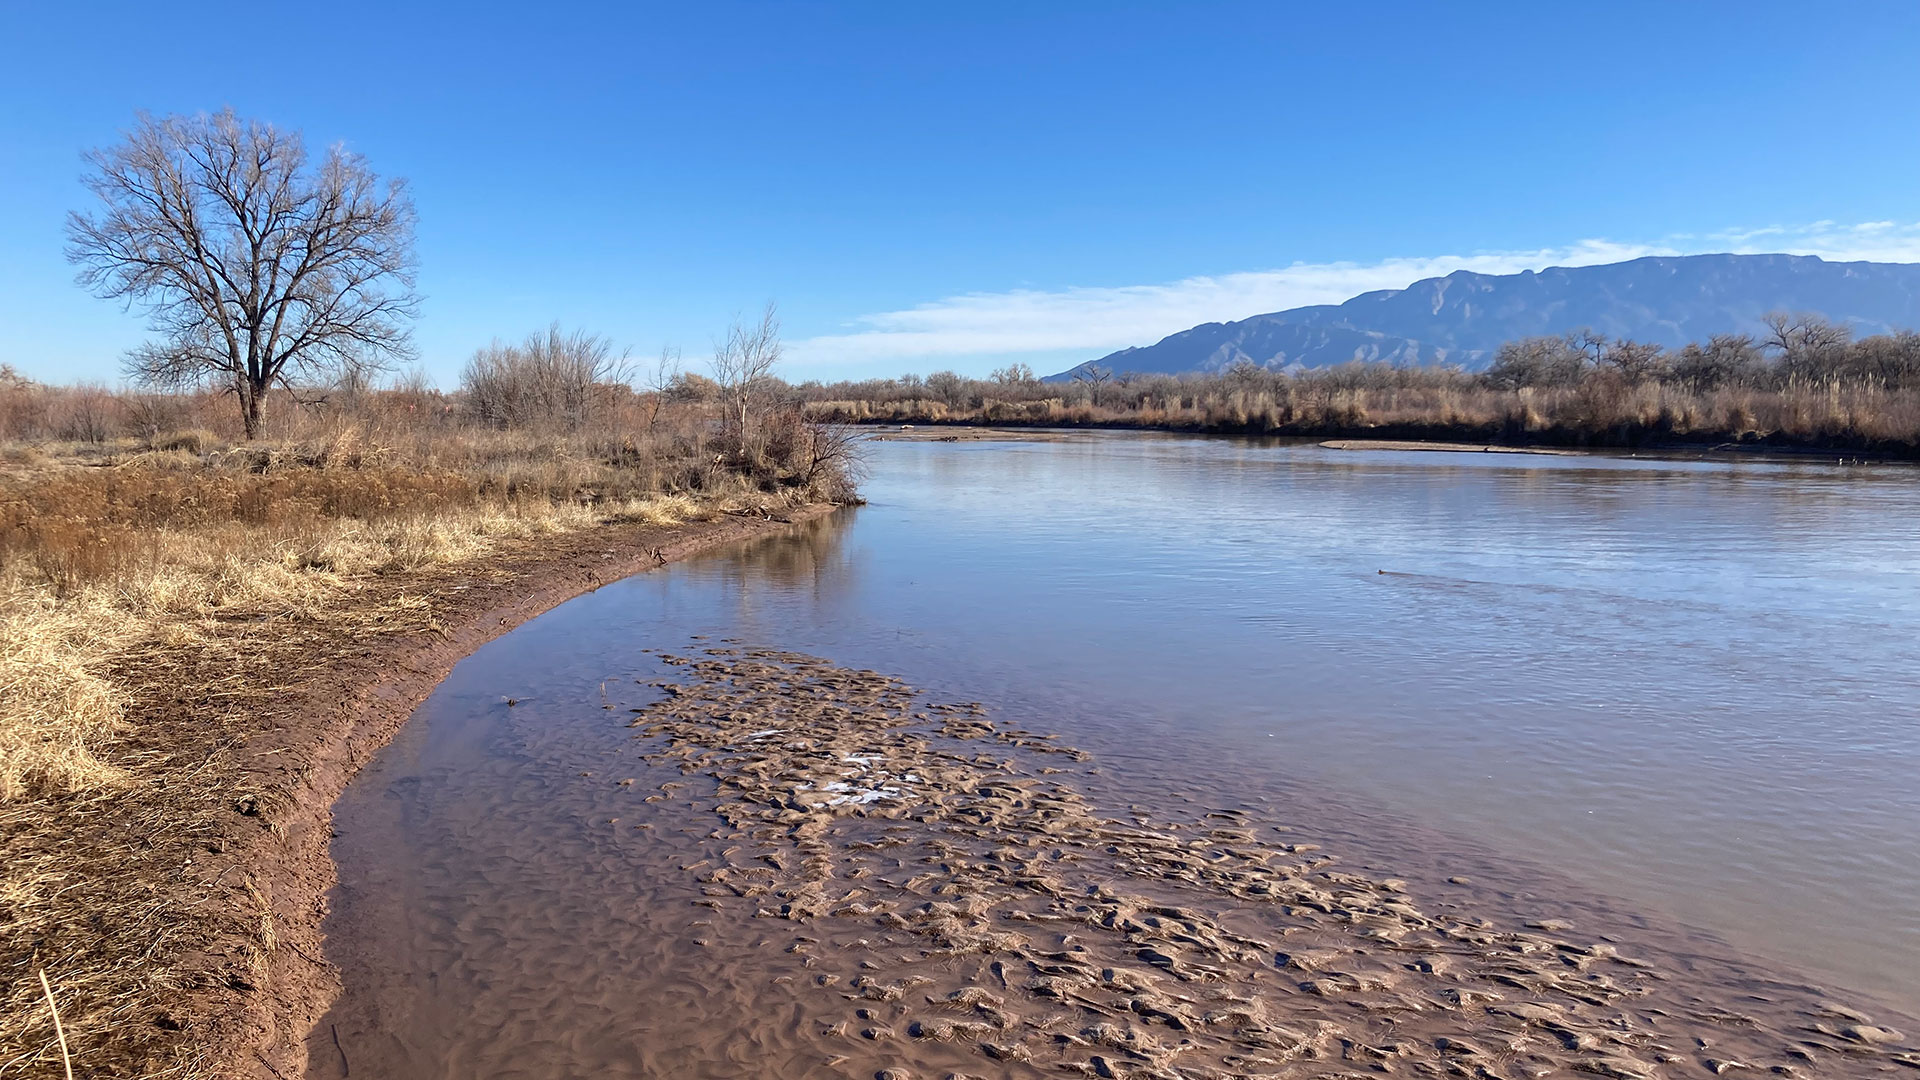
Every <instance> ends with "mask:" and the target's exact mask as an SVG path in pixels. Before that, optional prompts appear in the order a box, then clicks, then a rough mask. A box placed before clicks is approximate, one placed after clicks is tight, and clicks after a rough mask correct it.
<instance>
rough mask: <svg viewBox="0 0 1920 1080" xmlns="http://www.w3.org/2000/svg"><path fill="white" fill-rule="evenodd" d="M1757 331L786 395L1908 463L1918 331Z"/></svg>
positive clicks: (1122, 419)
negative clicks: (1857, 453)
mask: <svg viewBox="0 0 1920 1080" xmlns="http://www.w3.org/2000/svg"><path fill="white" fill-rule="evenodd" d="M1764 327H1765V329H1764V332H1763V333H1761V334H1759V335H1750V334H1722V335H1717V336H1714V337H1711V338H1709V339H1707V340H1706V341H1703V342H1695V343H1690V344H1688V345H1685V346H1682V347H1680V348H1678V349H1667V348H1664V347H1662V346H1659V345H1655V344H1650V343H1647V342H1640V341H1634V340H1631V339H1614V338H1610V337H1607V336H1604V335H1601V334H1598V333H1595V332H1592V331H1590V330H1579V331H1575V332H1573V333H1569V334H1565V335H1560V336H1553V337H1534V338H1526V339H1522V340H1518V341H1512V342H1508V343H1507V344H1505V345H1502V346H1501V347H1500V348H1499V349H1498V350H1496V351H1495V354H1494V356H1493V359H1492V361H1491V363H1490V364H1489V365H1488V366H1487V367H1486V369H1484V370H1482V371H1477V372H1470V371H1466V370H1463V369H1461V368H1458V367H1450V366H1411V365H1399V364H1385V363H1368V362H1361V361H1355V362H1352V363H1348V364H1341V365H1336V366H1333V367H1327V368H1313V369H1301V370H1293V371H1286V370H1274V369H1271V368H1266V367H1261V366H1260V365H1257V364H1254V363H1251V362H1244V361H1243V362H1241V363H1238V364H1235V365H1233V366H1232V367H1229V368H1227V369H1226V370H1224V371H1219V372H1209V373H1195V374H1187V375H1177V376H1176V375H1165V374H1140V373H1135V372H1126V371H1113V370H1108V369H1104V368H1101V367H1099V366H1097V365H1087V366H1084V367H1082V368H1079V369H1076V370H1075V371H1074V373H1073V375H1072V377H1071V378H1070V379H1068V380H1065V381H1044V380H1041V379H1039V378H1037V377H1035V375H1034V373H1033V371H1032V370H1031V369H1030V368H1028V367H1026V366H1025V365H1022V364H1012V365H1009V366H1007V367H1004V368H1001V369H999V370H997V371H994V372H993V373H992V374H991V375H989V376H988V377H987V378H984V379H979V378H968V377H965V376H962V375H959V374H956V373H954V372H951V371H936V372H934V373H932V374H930V375H925V376H921V375H904V376H900V377H898V378H888V379H865V380H858V381H848V382H839V383H830V384H822V383H808V384H805V385H803V386H799V387H795V388H793V391H792V392H793V393H794V394H795V395H797V396H798V397H800V398H801V399H803V400H804V401H805V402H807V407H808V409H809V410H810V412H811V414H812V415H815V416H818V417H822V418H827V419H833V420H838V421H846V422H857V423H872V422H896V421H897V422H908V423H914V422H918V423H987V424H1011V425H1030V426H1068V427H1071V426H1107V427H1146V428H1160V429H1166V430H1179V431H1203V432H1232V433H1247V434H1275V435H1299V436H1316V435H1317V436H1324V435H1332V434H1339V435H1348V436H1353V435H1364V436H1379V437H1393V438H1448V439H1473V440H1489V441H1511V442H1545V443H1553V444H1559V445H1592V446H1642V445H1657V444H1662V443H1669V442H1674V443H1690V444H1698V443H1715V444H1717V443H1723V442H1726V443H1762V444H1768V445H1781V446H1788V445H1791V446H1801V447H1831V448H1854V449H1875V450H1879V451H1884V452H1888V453H1896V454H1902V455H1914V454H1920V333H1914V332H1912V331H1902V332H1899V333H1891V334H1876V335H1872V336H1867V337H1855V336H1854V334H1853V333H1852V332H1851V331H1850V330H1849V328H1848V327H1846V326H1845V325H1842V324H1839V323H1836V322H1833V321H1831V320H1828V319H1825V318H1822V317H1820V316H1817V315H1807V314H1790V313H1784V312H1777V313H1773V314H1769V315H1768V316H1766V318H1765V319H1764Z"/></svg>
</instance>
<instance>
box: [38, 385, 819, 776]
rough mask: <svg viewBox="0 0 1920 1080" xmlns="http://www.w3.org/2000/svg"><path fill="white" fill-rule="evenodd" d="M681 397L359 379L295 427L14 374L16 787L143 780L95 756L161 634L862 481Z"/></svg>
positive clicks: (206, 404)
mask: <svg viewBox="0 0 1920 1080" xmlns="http://www.w3.org/2000/svg"><path fill="white" fill-rule="evenodd" d="M649 397H651V398H652V400H649ZM660 397H661V395H651V396H649V395H640V394H635V393H632V392H631V391H628V390H626V389H625V388H624V387H620V388H605V389H604V391H603V392H599V396H598V397H597V398H596V400H597V401H600V402H602V403H603V407H602V408H601V409H600V410H599V411H597V412H596V413H594V414H593V415H591V416H589V415H587V414H586V413H585V411H584V410H583V409H581V408H580V407H578V403H571V406H570V409H569V415H568V417H567V422H566V423H562V424H544V425H543V424H537V423H530V424H526V425H523V426H515V427H503V426H501V425H500V424H499V423H497V422H492V421H491V420H490V419H489V418H486V417H481V416H477V415H474V414H473V413H472V412H469V411H468V410H466V409H465V408H464V403H463V402H461V401H458V400H456V399H452V398H448V397H446V396H444V395H440V394H438V393H434V392H431V391H425V390H417V389H416V390H398V391H388V392H369V391H365V390H364V389H358V390H355V389H351V388H350V389H349V391H348V392H346V393H345V394H342V395H335V396H334V397H333V399H332V400H330V401H329V402H328V403H327V404H326V405H325V406H323V407H312V406H301V405H299V404H297V403H294V402H292V401H283V402H281V403H278V404H279V405H280V407H278V408H274V409H272V410H270V412H269V416H270V417H271V421H270V422H271V423H272V424H273V430H274V433H275V435H276V438H275V439H273V440H270V441H263V442H255V443H244V442H241V441H239V431H238V426H239V425H238V419H237V413H236V412H235V411H234V410H233V409H232V407H231V403H230V402H228V401H224V400H222V399H220V398H218V397H217V396H213V395H145V394H110V393H105V392H102V391H97V390H96V389H95V388H87V387H80V388H57V387H45V386H38V385H35V384H31V383H26V382H25V381H24V380H18V379H0V440H4V441H0V630H4V633H3V634H0V800H17V799H20V798H24V797H30V796H33V795H36V794H45V793H73V792H79V791H84V790H87V789H89V788H93V787H98V786H102V785H111V784H113V783H115V782H117V781H119V780H120V779H122V777H121V775H120V773H119V771H118V770H116V769H115V768H113V767H110V766H108V765H105V764H103V763H102V762H101V760H100V758H99V755H97V754H96V753H95V752H94V751H95V749H96V748H97V747H98V746H100V745H101V744H102V743H103V742H105V741H108V740H111V739H112V738H113V737H114V735H115V733H116V732H117V731H118V730H119V726H120V724H121V723H122V721H121V719H120V715H119V707H118V703H117V698H116V694H115V690H114V687H113V686H112V685H111V684H110V683H109V681H108V680H107V679H106V677H105V676H104V675H103V672H104V671H106V670H107V669H108V668H109V667H110V666H111V664H112V662H113V659H114V657H116V656H117V655H119V654H120V653H122V652H124V650H125V649H126V648H127V647H128V646H129V644H130V643H133V642H136V641H141V640H145V639H148V638H151V637H152V636H154V635H155V634H163V633H164V634H174V635H181V634H191V633H193V632H194V627H195V626H196V625H198V624H200V623H204V622H206V621H208V620H213V619H221V618H231V617H234V616H237V615H246V616H248V617H253V618H259V619H267V620H271V619H275V618H286V617H294V616H299V617H315V616H316V615H317V613H319V612H322V611H323V610H324V609H325V608H326V607H327V606H328V605H330V604H333V603H335V602H337V601H338V600H340V599H341V598H342V597H344V596H346V595H347V594H350V593H351V592H352V591H353V588H354V583H355V582H357V581H362V580H365V579H367V578H369V577H373V576H378V575H383V574H389V573H394V572H406V571H409V570H415V569H419V568H421V567H423V566H427V565H446V564H457V563H465V562H475V561H479V560H484V559H485V558H486V557H487V555H488V554H489V553H490V552H491V551H493V550H494V549H495V548H496V547H497V546H498V544H499V543H500V542H502V541H505V540H510V539H524V538H526V537H529V536H537V535H541V534H547V533H564V532H570V531H575V530H579V529H584V528H591V527H593V526H595V525H597V524H603V523H609V522H618V521H634V520H641V521H653V522H668V521H676V520H684V519H689V518H695V517H699V516H702V515H705V514H709V513H712V512H715V511H717V510H718V509H720V508H721V507H724V506H728V505H732V504H743V505H744V504H752V505H766V504H771V503H777V504H781V505H786V504H791V503H794V502H798V501H806V500H811V499H816V498H842V499H844V498H846V497H848V496H849V495H850V483H851V479H850V476H849V474H848V473H847V471H846V469H845V468H844V467H842V463H839V462H835V461H828V462H827V463H826V465H825V467H823V466H822V464H821V462H820V461H818V460H816V458H817V455H810V454H808V453H805V452H803V451H804V450H805V449H806V447H805V446H801V445H799V444H797V443H796V444H793V445H781V446H771V447H766V446H763V447H758V448H756V452H755V454H754V455H752V456H751V459H750V460H747V459H742V458H741V457H740V455H739V454H738V453H737V452H736V450H735V449H734V448H731V447H730V446H729V445H728V444H727V443H726V440H725V438H724V435H723V434H722V433H721V432H720V431H719V428H718V426H717V424H716V423H715V416H714V407H713V406H711V405H710V404H705V403H702V402H699V401H697V400H680V401H661V400H658V399H659V398H660ZM523 419H524V417H523ZM536 419H537V418H536ZM783 423H784V424H785V425H787V428H791V429H792V430H794V431H797V432H799V433H800V434H799V435H797V436H796V438H797V439H800V440H802V441H804V440H806V439H813V438H820V439H826V438H829V437H830V435H822V434H820V433H819V432H818V431H817V429H816V428H814V427H813V426H811V425H803V424H799V423H798V422H797V421H795V420H792V419H786V420H782V419H781V418H780V417H778V416H770V417H769V419H768V423H767V427H768V428H769V429H770V430H785V428H782V426H781V425H782V424H783ZM791 441H792V440H790V442H791ZM807 445H811V444H807Z"/></svg>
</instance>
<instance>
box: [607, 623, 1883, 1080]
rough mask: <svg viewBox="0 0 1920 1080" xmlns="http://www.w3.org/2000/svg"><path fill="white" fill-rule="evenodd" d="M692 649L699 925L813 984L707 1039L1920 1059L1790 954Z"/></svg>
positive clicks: (686, 659) (1025, 1068)
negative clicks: (1737, 948) (1737, 945)
mask: <svg viewBox="0 0 1920 1080" xmlns="http://www.w3.org/2000/svg"><path fill="white" fill-rule="evenodd" d="M664 659H665V660H667V662H668V663H670V664H673V665H675V666H677V667H678V668H679V669H680V671H681V672H682V673H683V675H684V678H682V679H678V680H662V681H660V682H659V683H658V684H657V685H658V686H659V689H660V690H661V692H662V693H663V695H664V696H663V698H662V699H661V700H660V701H658V702H657V703H655V704H652V705H648V706H645V707H643V708H638V709H635V710H633V711H634V712H635V713H636V714H637V715H636V716H635V717H634V719H633V721H632V723H633V725H634V726H635V727H636V728H637V729H638V733H639V735H640V736H641V737H642V738H643V739H644V740H645V742H644V744H643V746H644V749H645V751H646V754H647V756H648V758H649V760H650V761H652V762H654V763H656V764H658V765H664V766H669V767H672V766H677V767H678V769H679V770H680V772H681V773H682V774H684V775H685V777H686V779H685V781H684V782H674V783H668V784H665V785H662V788H663V790H662V791H661V792H659V793H652V794H648V795H646V796H645V799H646V801H647V802H649V803H663V802H664V803H668V804H673V803H680V804H683V805H684V806H685V808H686V809H687V810H690V811H693V812H695V813H704V814H709V815H711V816H710V818H709V820H711V821H716V822H717V823H718V826H717V828H715V829H714V831H712V832H711V833H709V834H708V836H707V838H706V840H707V844H706V850H705V854H704V855H703V856H702V857H697V858H688V859H686V860H685V861H681V862H679V864H678V866H677V867H675V868H673V870H671V871H670V872H677V873H681V874H684V875H688V876H689V877H690V878H691V879H692V880H691V882H690V884H696V885H697V887H698V888H699V890H700V895H699V896H698V898H697V899H694V900H693V901H691V902H692V903H693V904H696V905H699V906H702V907H707V908H711V909H714V912H713V914H714V915H715V916H716V918H715V919H714V920H712V921H701V922H699V923H698V924H697V925H698V926H700V927H701V929H699V930H697V931H696V932H698V933H717V932H719V930H720V928H723V927H725V926H729V925H731V926H736V927H737V926H739V925H741V924H740V923H739V922H737V921H736V920H737V919H738V918H740V917H745V916H751V917H753V918H757V919H759V920H764V921H762V922H760V923H759V924H758V925H759V926H763V927H772V928H773V929H772V930H770V931H768V932H767V933H766V934H764V935H760V936H762V937H763V938H764V940H760V941H756V942H754V945H755V946H756V949H755V950H754V951H756V952H759V953H761V954H767V953H769V952H772V953H777V955H778V958H779V960H778V962H777V963H776V962H771V961H770V962H769V963H768V964H767V966H766V968H765V969H764V974H762V975H761V977H762V978H769V977H770V978H773V979H774V980H775V981H776V982H782V983H785V982H792V981H796V979H798V980H804V992H797V993H796V994H794V995H792V996H787V997H783V998H782V999H781V1001H782V1008H781V1009H780V1010H779V1011H778V1012H771V1013H766V1014H756V1013H750V1012H746V1013H737V1014H734V1015H731V1016H729V1017H727V1018H726V1019H725V1024H724V1026H723V1027H722V1028H713V1027H709V1028H706V1029H703V1030H701V1031H687V1032H684V1033H682V1034H681V1035H680V1036H679V1037H684V1038H686V1039H689V1040H702V1039H705V1040H721V1041H723V1042H726V1043H731V1044H733V1045H736V1046H741V1047H754V1046H759V1045H762V1044H773V1043H778V1044H780V1045H781V1047H782V1048H783V1050H784V1051H786V1052H788V1053H789V1055H790V1056H789V1058H788V1059H787V1060H789V1061H796V1060H809V1059H810V1060H811V1061H812V1062H814V1063H817V1064H815V1065H813V1066H810V1067H808V1068H806V1069H805V1071H806V1072H807V1073H808V1074H809V1075H814V1074H817V1075H822V1076H848V1077H864V1076H880V1077H893V1078H896V1080H898V1078H904V1077H915V1076H948V1077H951V1076H1000V1077H1015V1076H1019V1077H1026V1076H1036V1077H1037V1076H1059V1075H1075V1074H1081V1075H1089V1076H1100V1077H1162V1078H1175V1077H1190V1078H1213V1077H1219V1078H1225V1077H1336V1076H1362V1075H1367V1076H1372V1075H1381V1074H1386V1075H1408V1076H1421V1075H1433V1076H1477V1077H1513V1078H1519V1077H1547V1076H1570V1075H1596V1076H1606V1077H1616V1078H1640V1077H1669V1076H1673V1077H1679V1076H1702V1075H1751V1076H1759V1075H1768V1074H1770V1075H1781V1076H1804V1077H1814V1076H1820V1077H1834V1076H1881V1075H1912V1074H1913V1073H1912V1070H1916V1069H1920V1054H1917V1053H1916V1052H1915V1049H1914V1046H1913V1044H1912V1043H1911V1042H1910V1041H1909V1040H1908V1039H1907V1037H1906V1036H1905V1035H1903V1034H1902V1033H1900V1032H1899V1031H1897V1030H1895V1029H1894V1028H1892V1027H1890V1026H1888V1025H1886V1024H1885V1023H1882V1022H1876V1021H1875V1019H1874V1018H1873V1017H1872V1016H1869V1015H1867V1014H1865V1013H1863V1012H1860V1011H1857V1010H1855V1009H1853V1008H1849V1007H1848V1006H1846V1005H1844V1004H1841V1003H1839V1002H1836V1001H1833V1000H1830V999H1828V998H1827V997H1825V996H1824V995H1823V994H1821V993H1820V992H1818V991H1815V990H1812V989H1810V988H1807V987H1804V986H1800V985H1798V984H1795V983H1792V982H1786V981H1780V980H1777V979H1773V978H1770V977H1767V976H1766V975H1764V973H1754V974H1752V975H1750V976H1741V977H1735V978H1729V977H1728V976H1727V975H1726V974H1725V973H1724V972H1715V973H1713V974H1712V975H1706V974H1703V973H1701V972H1697V971H1689V970H1686V969H1685V967H1684V964H1683V963H1679V962H1674V961H1672V960H1670V959H1669V958H1667V957H1665V956H1662V955H1646V954H1643V953H1642V952H1641V951H1640V950H1639V949H1638V948H1636V946H1635V944H1634V943H1633V942H1630V941H1625V940H1619V939H1616V938H1613V937H1609V936H1606V935H1600V934H1592V933H1582V932H1581V928H1580V927H1578V926H1574V925H1568V924H1567V923H1564V922H1559V921H1553V920H1539V921H1535V922H1532V923H1516V924H1512V925H1505V924H1502V923H1499V922H1496V921H1495V920H1492V919H1489V918H1484V917H1478V916H1475V915H1473V914H1471V913H1463V912H1460V911H1456V910H1439V909H1437V908H1430V907H1429V906H1423V904H1422V901H1421V898H1420V897H1419V896H1418V895H1416V892H1415V890H1414V889H1412V888H1410V887H1409V886H1408V884H1407V883H1406V882H1403V881H1400V880H1397V879H1394V878H1391V877H1378V876H1370V875H1368V874H1362V873H1355V872H1351V871H1348V870H1345V869H1343V868H1342V866H1341V863H1340V861H1339V860H1338V858H1337V857H1336V856H1335V855H1334V854H1331V853H1328V852H1326V851H1322V850H1320V849H1318V848H1317V847H1316V846H1315V845H1312V844H1307V843H1301V842H1299V838H1298V837H1297V836H1295V835H1294V834H1293V833H1292V832H1291V831H1290V830H1289V829H1288V828H1287V827H1286V826H1285V825H1284V823H1280V822H1274V821H1267V820H1258V819H1257V818H1256V816H1255V815H1253V814H1250V813H1249V812H1247V811H1245V810H1238V809H1230V808H1223V809H1214V810H1206V811H1201V812H1198V813H1197V814H1196V815H1193V816H1189V817H1181V816H1179V815H1176V814H1173V813H1171V812H1169V811H1168V810H1166V809H1165V808H1149V807H1144V806H1134V807H1128V808H1114V807H1103V806H1100V805H1097V804H1096V802H1095V800H1094V799H1093V798H1092V797H1091V796H1090V795H1089V794H1088V792H1089V791H1090V790H1091V789H1092V787H1093V786H1094V781H1095V780H1096V778H1097V777H1098V775H1099V766H1098V763H1097V762H1095V761H1092V760H1090V759H1089V757H1088V755H1086V754H1083V753H1080V752H1079V751H1076V750H1074V749H1072V748H1070V747H1066V746H1063V745H1060V743H1059V741H1058V740H1057V739H1055V738H1052V737H1050V736H1048V735H1044V734H1036V733H1033V732H1028V731H1021V730H1016V729H1012V728H1008V727H1005V726H1001V725H998V724H996V723H995V721H994V720H993V718H992V717H990V716H989V715H988V713H987V710H986V709H985V708H984V707H983V706H981V705H979V704H973V703H962V704H929V703H928V702H927V701H926V700H925V699H924V698H923V697H922V696H921V695H920V694H918V693H917V692H916V691H914V690H913V689H912V688H911V687H908V686H906V685H905V684H903V683H902V682H900V681H899V680H896V679H893V678H890V677H887V676H885V675H881V674H878V673H875V672H870V671H857V670H849V669H845V668H840V667H836V666H834V665H833V664H831V663H828V662H826V661H823V660H819V659H816V658H812V657H808V656H802V655H798V654H792V653H784V652H774V651H761V650H738V649H731V648H714V649H696V650H693V655H684V656H666V657H664ZM652 827H653V826H652V825H651V824H649V823H647V822H645V821H642V822H641V823H640V824H639V825H638V826H636V828H637V829H639V830H641V832H642V834H643V835H644V834H645V831H646V830H648V829H651V828H652ZM723 915H724V916H727V917H726V918H720V916H723ZM736 932H737V931H736ZM697 944H700V945H702V946H705V945H707V944H708V942H707V941H706V940H705V939H700V940H699V941H698V942H697ZM723 953H724V951H722V953H716V955H721V954H723ZM724 954H725V955H739V954H733V953H724ZM745 955H752V953H748V954H745ZM736 963H737V961H736ZM776 971H784V972H789V974H778V975H776V974H774V973H775V972H776ZM752 974H753V973H752V972H740V971H730V972H720V971H715V972H713V973H712V974H711V978H712V980H713V982H714V984H715V985H716V986H736V985H739V984H740V983H742V982H743V981H747V982H750V981H751V980H752ZM793 1054H797V1055H798V1056H797V1057H794V1056H791V1055H793ZM742 1064H743V1066H744V1065H746V1064H747V1062H746V1061H742ZM738 1075H759V1073H755V1072H753V1071H752V1070H751V1069H747V1070H746V1071H742V1072H739V1073H738Z"/></svg>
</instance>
